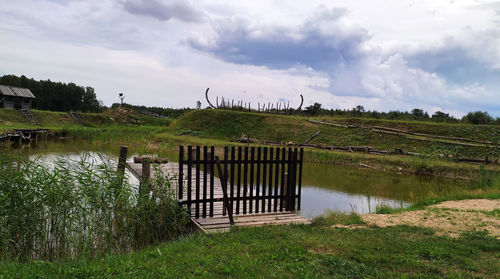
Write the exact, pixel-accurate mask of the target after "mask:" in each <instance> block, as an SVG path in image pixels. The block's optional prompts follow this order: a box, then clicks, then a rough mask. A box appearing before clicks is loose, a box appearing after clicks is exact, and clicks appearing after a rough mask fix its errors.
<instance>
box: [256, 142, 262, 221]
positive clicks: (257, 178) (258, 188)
mask: <svg viewBox="0 0 500 279" xmlns="http://www.w3.org/2000/svg"><path fill="white" fill-rule="evenodd" d="M261 149H262V148H261V147H260V146H259V147H257V159H256V161H255V163H256V167H257V176H256V178H255V181H256V183H255V213H259V199H260V166H261V164H262V162H261V160H260V156H261V153H262V150H261Z"/></svg>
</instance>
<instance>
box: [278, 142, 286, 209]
mask: <svg viewBox="0 0 500 279" xmlns="http://www.w3.org/2000/svg"><path fill="white" fill-rule="evenodd" d="M281 154H282V156H281V157H282V158H281V173H280V175H281V183H280V195H279V197H280V199H279V201H280V211H283V206H284V204H283V201H284V200H285V182H286V181H285V173H286V169H285V166H286V163H285V162H286V159H285V158H286V157H285V156H286V148H284V147H283V148H281Z"/></svg>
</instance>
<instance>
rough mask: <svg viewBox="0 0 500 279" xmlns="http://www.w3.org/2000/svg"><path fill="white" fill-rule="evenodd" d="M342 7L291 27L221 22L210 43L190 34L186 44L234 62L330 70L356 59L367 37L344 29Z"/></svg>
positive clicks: (359, 30)
mask: <svg viewBox="0 0 500 279" xmlns="http://www.w3.org/2000/svg"><path fill="white" fill-rule="evenodd" d="M345 13H346V12H345V10H344V9H330V10H327V9H324V8H322V9H319V10H318V12H316V13H315V14H314V15H313V16H311V17H310V18H308V19H307V20H306V21H305V22H303V23H302V24H301V25H299V26H296V27H295V28H292V27H287V26H266V25H259V26H251V24H250V22H248V21H247V20H241V19H240V20H226V21H220V22H217V23H216V24H215V26H214V28H215V32H216V36H215V38H214V40H213V42H210V43H206V42H203V41H202V40H199V39H195V38H190V39H188V40H187V43H188V45H189V46H191V47H192V48H194V49H197V50H199V51H203V52H207V53H211V54H213V55H214V56H216V57H218V58H219V59H221V60H224V61H226V62H232V63H236V64H250V65H257V66H266V67H268V68H272V69H288V68H292V67H296V66H304V67H309V68H312V69H314V70H318V71H325V72H329V73H332V72H335V71H337V70H339V69H342V68H345V67H348V66H349V65H351V64H355V63H356V61H358V60H359V59H360V58H361V57H362V55H363V54H362V53H361V51H360V45H361V44H362V43H363V42H364V41H366V40H367V39H368V38H369V36H368V34H367V31H366V30H365V29H363V28H359V27H346V26H344V25H343V24H342V23H341V21H340V19H341V18H342V17H343V16H344V15H345Z"/></svg>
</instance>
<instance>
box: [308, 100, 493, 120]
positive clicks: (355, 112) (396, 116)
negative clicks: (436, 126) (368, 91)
mask: <svg viewBox="0 0 500 279" xmlns="http://www.w3.org/2000/svg"><path fill="white" fill-rule="evenodd" d="M302 113H303V114H305V115H308V116H321V115H329V116H342V117H363V118H375V119H388V120H409V121H412V120H413V121H432V122H445V123H468V124H491V125H500V118H496V119H495V118H493V117H491V116H490V115H489V114H488V112H486V111H475V112H469V113H468V114H466V115H465V116H464V117H462V118H461V119H458V118H455V117H453V116H451V115H449V114H448V113H444V112H442V111H436V112H435V113H434V114H432V115H429V114H428V113H427V112H425V111H424V110H423V109H419V108H415V109H413V110H412V111H410V112H408V111H389V112H378V111H367V110H365V108H364V107H363V106H356V107H354V108H353V109H350V110H349V109H347V110H342V109H325V108H322V107H321V104H319V103H314V105H310V106H308V107H306V108H305V109H304V110H303V111H302Z"/></svg>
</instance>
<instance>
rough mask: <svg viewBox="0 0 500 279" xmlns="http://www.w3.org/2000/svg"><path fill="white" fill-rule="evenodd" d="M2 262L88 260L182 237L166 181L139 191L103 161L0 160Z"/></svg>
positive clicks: (182, 217)
mask: <svg viewBox="0 0 500 279" xmlns="http://www.w3.org/2000/svg"><path fill="white" fill-rule="evenodd" d="M0 177H1V179H0V259H2V258H3V259H9V258H10V259H19V260H25V259H42V260H56V259H66V258H75V257H81V256H85V257H94V256H96V255H99V254H103V253H109V252H124V251H130V250H133V249H138V248H142V247H145V246H147V245H151V244H156V243H159V242H162V241H165V240H168V239H171V238H173V237H176V236H178V235H180V234H182V233H184V232H185V230H186V227H187V222H188V218H187V215H186V214H185V213H184V212H183V211H182V209H180V208H179V207H178V205H177V201H176V198H175V193H174V191H172V189H171V187H170V178H168V177H159V176H158V177H155V178H153V179H152V180H151V181H150V182H144V183H143V184H142V185H141V187H142V189H146V190H145V191H144V190H143V191H138V188H137V186H135V185H131V184H130V183H128V182H127V181H128V179H126V178H127V177H124V175H121V174H120V173H118V172H117V171H116V161H114V160H113V159H111V158H108V157H106V156H103V155H97V156H90V155H87V156H83V157H82V158H80V159H79V160H69V159H68V158H67V157H57V158H55V159H53V160H50V161H42V160H41V159H39V158H28V157H23V156H16V157H13V156H12V155H6V154H0Z"/></svg>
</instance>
